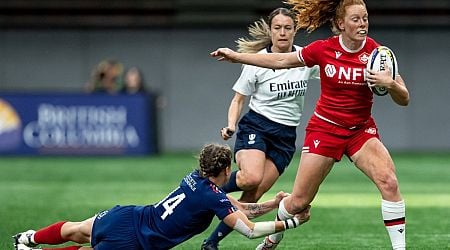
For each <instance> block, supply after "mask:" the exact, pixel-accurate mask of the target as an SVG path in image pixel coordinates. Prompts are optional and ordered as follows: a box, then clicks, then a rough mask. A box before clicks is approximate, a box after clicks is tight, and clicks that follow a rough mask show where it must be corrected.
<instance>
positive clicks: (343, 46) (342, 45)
mask: <svg viewBox="0 0 450 250" xmlns="http://www.w3.org/2000/svg"><path fill="white" fill-rule="evenodd" d="M366 41H367V37H366V38H364V41H363V43H362V44H361V46H360V47H359V48H357V49H349V48H347V46H345V44H344V41H343V40H342V35H339V44H340V45H341V47H342V48H343V49H344V50H345V51H346V52H349V53H356V52H358V51H360V50H361V49H362V48H363V47H364V45H366Z"/></svg>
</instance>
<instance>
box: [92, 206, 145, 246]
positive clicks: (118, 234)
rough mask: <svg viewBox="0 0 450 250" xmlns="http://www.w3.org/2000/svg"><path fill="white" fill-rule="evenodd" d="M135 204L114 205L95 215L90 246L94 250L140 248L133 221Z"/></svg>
mask: <svg viewBox="0 0 450 250" xmlns="http://www.w3.org/2000/svg"><path fill="white" fill-rule="evenodd" d="M134 207H135V206H115V207H113V208H111V209H110V210H106V211H103V212H101V213H99V214H97V216H96V217H95V220H94V225H93V226H92V239H91V246H92V247H93V248H94V249H95V250H114V249H117V250H119V249H127V250H142V247H141V246H140V244H139V241H138V238H137V236H136V230H135V227H134V222H133V210H134Z"/></svg>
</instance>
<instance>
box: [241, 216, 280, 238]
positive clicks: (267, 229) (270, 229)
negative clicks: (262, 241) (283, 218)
mask: <svg viewBox="0 0 450 250" xmlns="http://www.w3.org/2000/svg"><path fill="white" fill-rule="evenodd" d="M233 229H234V230H236V231H238V232H239V233H241V234H243V235H245V236H246V237H247V238H249V239H254V238H258V237H262V236H265V235H269V234H272V233H275V221H265V222H256V223H255V228H254V229H253V230H252V229H250V228H249V227H248V226H247V225H246V224H245V223H244V222H243V221H242V220H241V219H237V221H236V224H235V225H234V228H233Z"/></svg>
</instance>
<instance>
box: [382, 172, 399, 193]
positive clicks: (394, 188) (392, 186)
mask: <svg viewBox="0 0 450 250" xmlns="http://www.w3.org/2000/svg"><path fill="white" fill-rule="evenodd" d="M378 188H379V189H380V191H381V193H382V194H384V195H387V196H391V195H396V194H397V193H398V192H399V187H398V180H397V177H396V175H395V174H394V173H385V174H383V175H382V176H380V178H379V180H378Z"/></svg>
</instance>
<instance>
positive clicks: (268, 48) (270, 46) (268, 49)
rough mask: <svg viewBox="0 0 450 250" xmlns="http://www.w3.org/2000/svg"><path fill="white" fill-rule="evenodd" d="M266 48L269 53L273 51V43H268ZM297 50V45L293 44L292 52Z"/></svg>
mask: <svg viewBox="0 0 450 250" xmlns="http://www.w3.org/2000/svg"><path fill="white" fill-rule="evenodd" d="M266 50H267V53H272V43H271V44H269V45H267V47H266ZM295 51H297V50H296V49H295V46H294V45H292V51H291V52H295Z"/></svg>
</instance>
